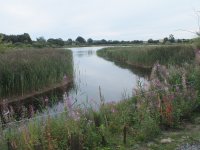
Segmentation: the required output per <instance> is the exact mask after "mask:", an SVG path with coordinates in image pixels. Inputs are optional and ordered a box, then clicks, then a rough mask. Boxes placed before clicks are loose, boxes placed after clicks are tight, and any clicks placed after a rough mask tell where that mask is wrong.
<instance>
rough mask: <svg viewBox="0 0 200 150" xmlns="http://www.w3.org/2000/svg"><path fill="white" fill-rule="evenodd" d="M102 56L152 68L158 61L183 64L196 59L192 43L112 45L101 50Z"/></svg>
mask: <svg viewBox="0 0 200 150" xmlns="http://www.w3.org/2000/svg"><path fill="white" fill-rule="evenodd" d="M97 54H98V55H99V56H101V57H104V58H107V59H111V60H115V61H121V62H126V63H128V64H131V65H134V66H137V67H142V68H151V67H152V66H153V65H154V64H155V63H156V62H157V61H158V62H159V63H160V64H165V65H166V64H178V65H180V64H182V63H184V62H190V61H191V60H193V59H194V57H195V53H194V50H193V48H192V46H191V45H157V46H155V45H144V46H132V47H110V48H104V49H102V50H99V51H98V52H97Z"/></svg>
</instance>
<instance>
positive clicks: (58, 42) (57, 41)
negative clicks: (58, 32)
mask: <svg viewBox="0 0 200 150" xmlns="http://www.w3.org/2000/svg"><path fill="white" fill-rule="evenodd" d="M47 43H48V45H50V47H62V46H64V45H65V43H64V41H63V40H62V39H61V38H59V39H53V38H50V39H48V40H47Z"/></svg>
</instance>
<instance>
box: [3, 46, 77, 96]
mask: <svg viewBox="0 0 200 150" xmlns="http://www.w3.org/2000/svg"><path fill="white" fill-rule="evenodd" d="M0 70H1V72H0V97H1V98H6V97H10V96H22V95H24V94H26V93H30V92H34V91H38V90H41V89H43V88H45V87H48V86H50V85H52V84H55V83H59V82H61V81H62V79H63V76H64V75H67V76H68V77H69V78H71V77H72V72H73V66H72V52H71V51H69V50H62V49H19V50H6V52H4V53H1V54H0Z"/></svg>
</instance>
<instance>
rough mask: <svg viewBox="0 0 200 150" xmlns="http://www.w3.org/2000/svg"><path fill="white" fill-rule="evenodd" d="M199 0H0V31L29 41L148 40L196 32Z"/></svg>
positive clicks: (192, 35) (176, 36) (183, 35)
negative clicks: (27, 34)
mask: <svg viewBox="0 0 200 150" xmlns="http://www.w3.org/2000/svg"><path fill="white" fill-rule="evenodd" d="M194 10H197V11H199V10H200V0H0V33H5V34H21V33H24V32H26V33H29V34H30V35H31V37H32V38H33V39H35V38H36V37H40V36H44V37H45V38H46V39H48V38H50V37H52V38H62V39H64V40H66V39H68V38H72V39H75V38H76V37H77V36H83V37H84V38H85V39H88V38H92V39H106V40H136V39H138V40H148V39H149V38H153V39H160V38H163V37H166V36H169V34H173V35H174V36H175V38H193V37H194V36H195V35H194V34H191V33H189V32H184V31H180V30H178V29H185V30H191V31H197V30H198V21H197V20H198V19H197V16H196V15H195V13H194V12H195V11H194Z"/></svg>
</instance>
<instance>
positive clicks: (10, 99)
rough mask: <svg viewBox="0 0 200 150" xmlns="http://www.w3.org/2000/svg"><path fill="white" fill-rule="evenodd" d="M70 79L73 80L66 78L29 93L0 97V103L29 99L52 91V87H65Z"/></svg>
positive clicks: (69, 82) (70, 81)
mask: <svg viewBox="0 0 200 150" xmlns="http://www.w3.org/2000/svg"><path fill="white" fill-rule="evenodd" d="M72 81H73V80H72V79H67V80H65V81H62V82H61V83H57V84H53V85H51V86H48V87H46V88H43V89H41V90H39V91H33V92H31V93H27V94H24V95H22V96H13V97H9V98H5V99H2V100H1V102H0V105H3V104H5V103H12V102H16V101H22V100H26V99H29V98H31V97H36V96H38V95H41V94H43V93H47V92H49V91H52V90H54V89H58V88H67V87H68V86H69V84H71V83H72Z"/></svg>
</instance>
